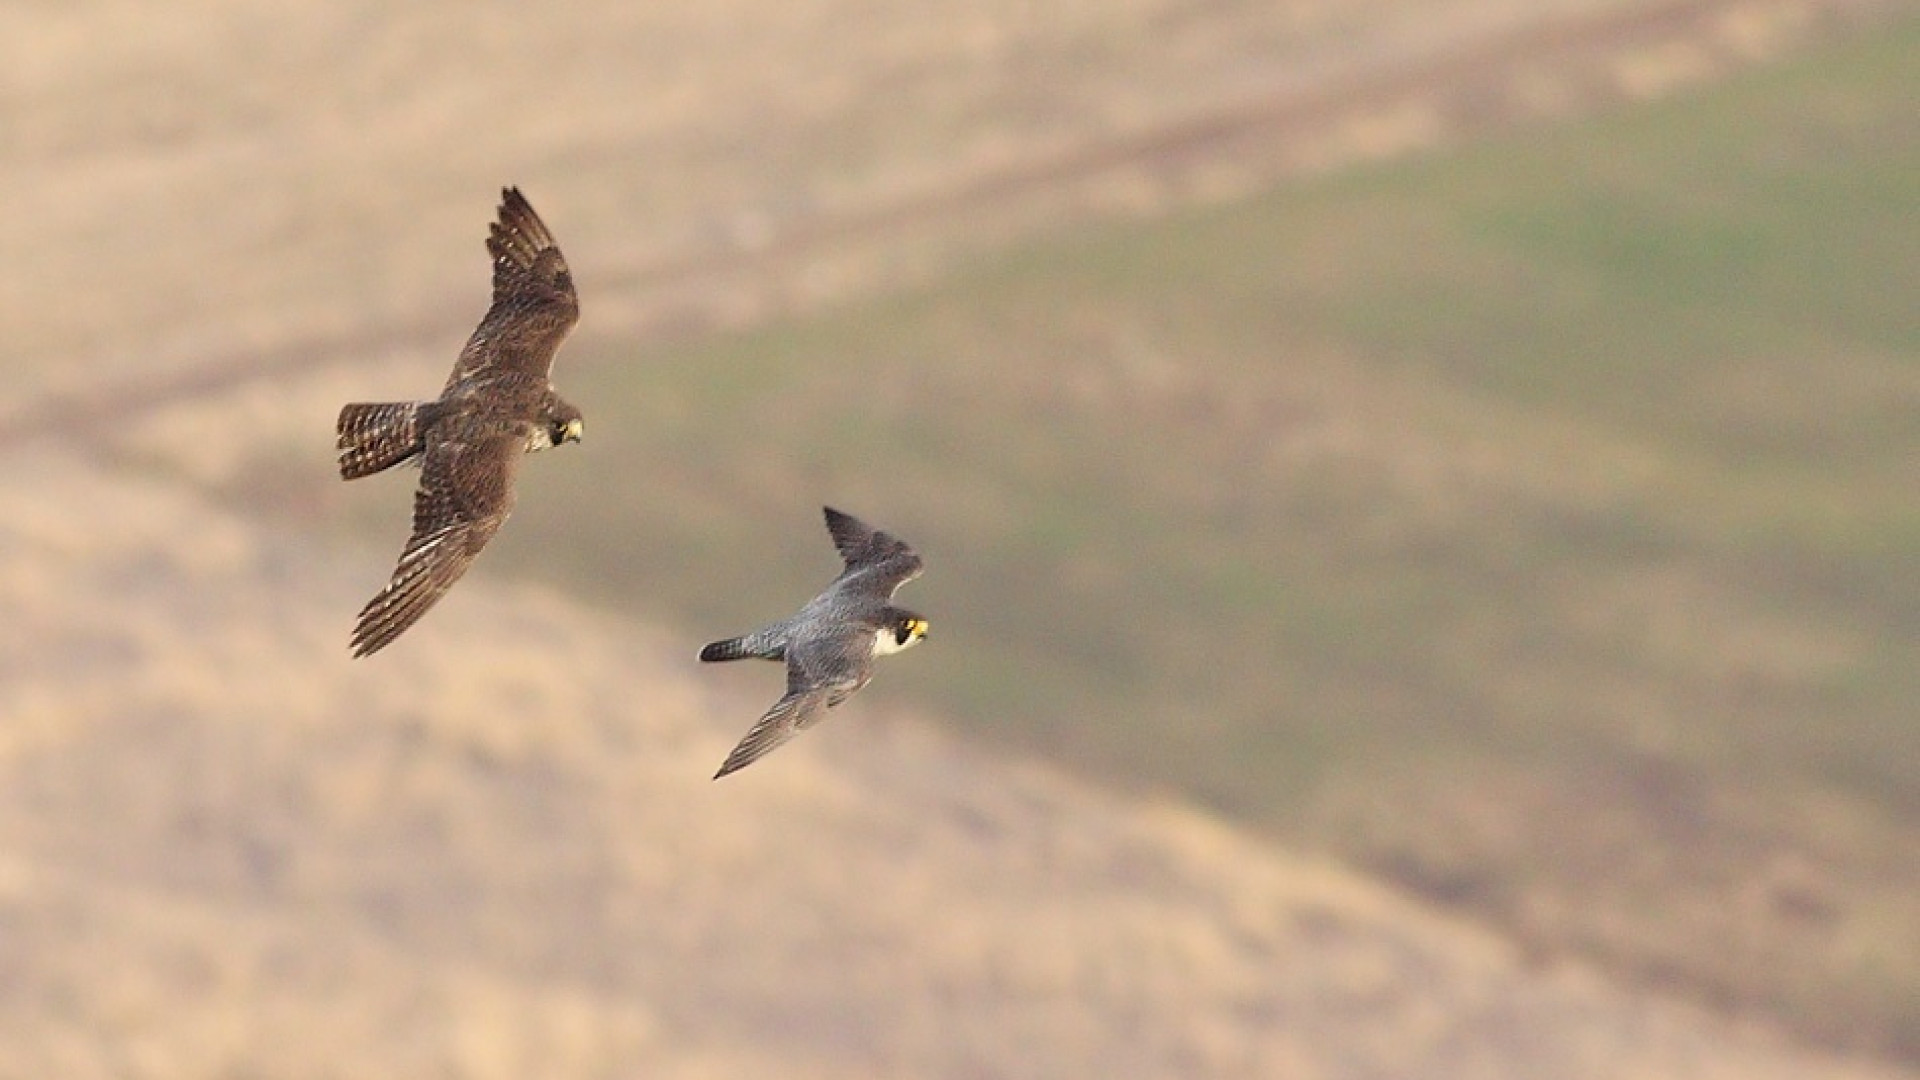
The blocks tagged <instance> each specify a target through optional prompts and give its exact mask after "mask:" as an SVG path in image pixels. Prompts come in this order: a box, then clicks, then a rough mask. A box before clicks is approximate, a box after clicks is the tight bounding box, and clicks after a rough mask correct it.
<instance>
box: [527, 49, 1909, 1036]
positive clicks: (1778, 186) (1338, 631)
mask: <svg viewBox="0 0 1920 1080" xmlns="http://www.w3.org/2000/svg"><path fill="white" fill-rule="evenodd" d="M1916 45H1920V36H1916V24H1914V23H1913V22H1912V21H1908V22H1906V23H1905V24H1903V25H1902V26H1901V27H1900V28H1899V29H1898V30H1897V31H1895V32H1891V33H1888V34H1885V35H1883V36H1882V37H1881V38H1880V40H1877V41H1875V42H1873V43H1870V44H1866V45H1859V46H1852V47H1849V48H1847V49H1845V50H1840V51H1836V52H1834V53H1832V54H1829V55H1825V56H1822V57H1820V58H1818V59H1815V60H1811V61H1808V62H1805V63H1801V64H1795V65H1791V66H1788V67H1784V68H1780V69H1777V70H1768V71H1764V72H1759V73H1755V74H1752V75H1749V76H1746V77H1743V78H1740V79H1739V80H1737V81H1736V82H1735V83H1734V84H1731V85H1728V86H1726V87H1723V88H1720V89H1716V90H1714V91H1712V92H1710V93H1707V94H1704V95H1701V96H1699V97H1697V98H1691V99H1689V100H1686V101H1684V102H1676V103H1673V104H1669V105H1663V106H1658V107H1654V108H1650V109H1646V110H1642V111H1638V112H1635V113H1634V114H1632V115H1627V116H1618V117H1609V118H1606V119H1602V120H1597V121H1594V122H1591V123H1587V124H1582V125H1577V126H1574V127H1569V128H1565V129H1561V130H1557V131H1555V132H1554V133H1552V134H1550V135H1545V136H1533V137H1527V138H1524V139H1506V140H1496V141H1494V142H1492V143H1489V144H1485V145H1480V146H1476V147H1472V148H1470V149H1467V150H1464V151H1462V152H1460V153H1458V154H1453V155H1448V156H1446V157H1443V158H1439V159H1434V160H1426V161H1421V162H1418V163H1415V164H1410V165H1396V166H1388V167H1384V168H1379V169H1373V170H1364V171H1360V172H1355V173H1344V174H1341V175H1339V176H1338V177H1335V178H1332V179H1329V180H1327V181H1324V182H1315V183H1309V184H1303V185H1294V186H1288V187H1285V188H1281V189H1278V190H1276V191H1274V192H1273V193H1271V194H1269V195H1267V196H1263V197H1261V198H1259V199H1255V200H1250V201H1248V202H1245V203H1239V204H1234V205H1232V206H1228V207H1223V208H1220V209H1217V210H1208V211H1202V212H1195V213H1186V214H1179V215H1175V216H1174V217H1173V218H1172V219H1171V220H1169V221H1166V222H1164V223H1157V224H1153V225H1150V226H1144V227H1137V228H1135V227H1127V228H1110V229H1103V230H1095V231H1093V232H1091V233H1087V234H1081V235H1076V236H1073V237H1071V238H1058V237H1057V238H1054V239H1052V240H1050V241H1049V242H1048V243H1047V244H1046V245H1044V246H1029V247H1024V248H1019V249H1016V250H1014V251H1011V252H1009V253H1007V254H1005V255H1001V256H996V257H993V258H989V259H983V260H979V261H977V262H975V263H974V264H973V265H971V266H970V267H969V268H968V269H966V270H964V271H962V272H960V273H957V274H955V275H953V276H951V277H949V278H945V279H943V280H942V281H941V283H940V284H939V286H938V287H937V288H931V289H927V290H923V291H915V292H912V293H910V294H907V295H902V296H895V297H890V298H887V299H884V300H880V301H876V302H873V303H870V304H863V305H856V306H853V307H851V308H848V309H846V310H842V311H837V312H834V313H832V314H829V315H825V316H822V317H819V318H814V319H808V320H804V321H797V322H791V323H784V324H779V325H775V326H772V327H769V328H766V329H763V330H756V331H754V332H752V333H749V334H744V335H740V336H736V337H733V338H730V339H726V340H723V341H720V342H718V343H716V344H711V345H701V346H698V347H695V348H693V349H690V350H687V351H685V352H684V353H683V354H682V355H681V356H678V357H676V358H675V359H674V360H673V361H672V362H671V363H670V364H666V365H659V364H645V365H630V364H621V363H615V362H612V360H611V358H608V359H607V360H606V361H605V362H600V363H595V364H593V365H592V366H591V367H590V368H589V370H587V371H586V372H584V373H583V374H582V375H581V376H579V377H577V378H575V379H573V380H572V382H571V385H573V386H576V387H578V388H579V391H580V392H581V393H582V394H584V395H586V396H587V397H589V398H590V399H591V400H595V401H598V402H602V403H604V404H603V410H604V411H607V412H610V413H617V414H618V415H621V416H624V417H627V418H628V420H627V422H625V423H623V424H622V425H620V427H619V428H618V429H617V430H615V431H613V432H610V433H607V434H606V435H605V436H604V437H602V438H599V439H597V440H596V445H595V447H594V448H593V450H592V451H591V453H593V454H596V455H598V454H604V455H606V459H607V460H622V461H645V462H649V463H652V464H651V467H650V468H648V469H646V470H643V471H642V473H641V474H640V475H637V476H635V477H633V478H632V479H631V480H630V481H629V484H630V485H631V489H632V490H633V491H634V492H635V493H636V495H637V497H636V498H634V499H632V500H630V501H619V502H608V501H605V500H600V499H596V498H594V496H593V493H594V491H596V490H597V488H598V484H599V481H598V480H596V478H595V476H594V474H593V473H592V472H590V471H586V470H573V471H565V472H562V471H559V470H556V475H555V477H554V479H553V481H552V483H551V484H550V485H545V490H544V491H543V492H542V493H541V495H540V496H539V498H540V500H541V503H540V505H541V506H542V510H541V512H540V513H538V514H532V515H529V517H530V518H532V520H530V521H529V522H528V523H526V524H525V525H524V526H522V527H523V528H524V530H525V533H526V534H529V535H530V537H531V539H530V541H529V543H528V544H526V545H524V546H520V547H517V548H515V549H514V552H515V554H514V555H513V556H512V557H511V558H512V561H514V562H516V563H517V564H518V565H519V566H520V567H521V568H522V569H524V570H525V571H527V572H530V573H534V574H537V575H539V576H542V577H545V578H547V579H549V580H554V581H558V582H564V583H571V584H573V585H576V586H578V587H579V589H580V591H581V592H582V594H583V595H589V594H595V593H597V594H599V595H601V596H602V597H603V599H604V602H606V603H609V604H610V605H611V606H615V607H625V606H630V605H642V604H653V605H660V604H666V605H669V606H671V607H673V608H675V609H677V610H678V611H679V612H680V613H681V617H682V618H683V619H684V620H685V621H686V622H688V623H691V624H694V625H697V626H700V627H703V628H706V629H711V630H714V631H715V632H718V631H721V630H724V629H726V628H728V627H731V626H734V625H736V624H745V623H749V622H751V621H753V620H754V619H755V618H757V617H759V616H761V615H766V614H768V613H769V608H768V604H767V603H766V601H764V600H763V599H762V598H763V597H766V596H790V595H798V594H801V593H803V592H805V591H806V590H807V589H808V588H809V587H810V586H813V585H816V584H817V583H818V581H819V580H820V579H822V578H823V576H824V575H825V574H826V573H827V572H828V571H829V570H830V567H831V563H830V559H829V558H828V556H827V553H826V552H825V550H824V548H823V545H822V544H821V543H820V542H819V538H818V537H816V536H814V535H813V532H814V531H815V530H814V524H813V520H812V518H813V512H812V504H813V503H816V502H818V501H820V500H822V499H832V500H836V501H843V502H845V503H846V504H847V505H850V506H852V507H855V508H859V509H862V510H863V511H864V512H866V513H869V514H871V515H874V516H876V517H879V518H880V519H881V520H884V521H889V522H891V523H893V524H894V525H895V526H896V527H897V528H899V529H901V530H903V531H904V532H905V533H906V535H908V536H913V537H925V538H927V539H926V540H925V541H923V542H924V543H926V544H928V545H930V546H933V547H934V550H932V551H931V552H930V553H929V558H930V562H931V564H932V565H933V566H935V567H936V568H937V569H938V570H939V571H941V572H938V573H930V574H929V576H928V577H927V578H926V579H925V580H924V581H923V582H920V583H916V585H915V587H914V588H915V590H916V593H917V595H916V602H918V603H920V604H921V605H923V606H924V607H925V608H926V609H927V610H931V611H937V612H940V613H941V614H942V615H943V619H942V620H941V625H940V626H939V628H938V629H939V630H940V631H941V633H940V637H939V640H940V644H941V646H942V647H941V648H939V649H935V650H929V651H930V652H931V653H934V654H936V655H933V656H928V657H924V658H922V657H919V656H916V660H922V661H923V662H921V663H919V664H917V667H916V670H915V672H914V674H913V675H912V678H913V679H914V680H915V682H916V683H918V684H919V687H918V689H917V690H916V691H915V693H916V694H918V695H927V696H929V697H931V698H932V699H933V700H938V701H939V702H940V703H941V708H942V711H943V712H945V713H946V714H948V715H950V716H952V717H954V718H955V719H956V720H957V721H959V722H960V723H962V724H963V725H965V726H967V727H969V728H971V729H973V730H976V731H980V732H983V733H988V734H991V735H993V736H995V737H996V738H999V739H1001V740H1005V741H1008V742H1011V743H1014V744H1017V745H1019V746H1022V747H1025V748H1029V749H1038V750H1041V751H1044V752H1046V753H1048V754H1049V755H1052V756H1055V757H1058V758H1061V759H1064V760H1070V761H1073V762H1076V763H1078V764H1079V765H1080V766H1082V767H1085V768H1089V769H1091V770H1094V771H1096V772H1098V773H1100V774H1102V775H1106V776H1110V777H1117V778H1121V779H1125V780H1130V781H1133V782H1135V783H1138V784H1142V785H1145V786H1148V787H1157V786H1161V785H1173V786H1175V787H1178V788H1180V789H1182V790H1186V791H1191V792H1195V793H1198V794H1200V795H1202V796H1203V797H1205V798H1207V799H1208V800H1209V801H1210V802H1212V803H1213V804H1214V805H1217V806H1220V807H1222V808H1224V809H1227V810H1230V811H1232V812H1233V813H1235V814H1237V815H1241V816H1244V817H1246V818H1249V819H1251V820H1255V821H1259V822H1263V823H1266V824H1268V825H1270V826H1272V827H1275V828H1277V829H1279V830H1280V831H1281V832H1282V834H1283V835H1286V836H1289V837H1292V838H1296V839H1308V840H1312V841H1315V842H1319V843H1324V844H1327V845H1330V846H1331V847H1332V848H1333V849H1334V850H1336V851H1339V852H1342V853H1343V854H1345V855H1347V856H1349V857H1352V858H1356V859H1359V860H1360V861H1362V862H1364V863H1366V864H1368V865H1372V866H1374V867H1376V868H1378V869H1381V870H1383V871H1385V872H1387V873H1389V874H1390V875H1392V876H1394V877H1395V878H1397V879H1399V880H1401V881H1403V882H1404V883H1406V884H1408V885H1409V886H1411V887H1414V888H1416V889H1419V890H1421V891H1423V892H1427V893H1430V894H1432V895H1435V896H1437V897H1438V898H1440V899H1443V900H1445V901H1447V902H1448V903H1451V904H1454V905H1457V906H1460V907H1462V908H1465V909H1468V910H1473V911H1477V912H1479V913H1481V914H1484V915H1486V916H1487V917H1488V918H1489V919H1490V921H1492V922H1494V923H1495V924H1497V925H1501V926H1504V927H1508V928H1511V929H1514V930H1516V931H1517V932H1519V933H1520V934H1521V935H1522V936H1523V937H1525V938H1527V939H1528V940H1530V941H1533V942H1535V943H1536V945H1537V946H1538V947H1540V948H1542V949H1545V950H1547V951H1550V952H1557V951H1567V950H1570V951H1573V952H1577V953H1583V954H1589V955H1591V954H1595V953H1597V954H1600V955H1603V956H1606V957H1609V958H1610V959H1612V960H1614V961H1615V962H1617V963H1618V964H1619V965H1620V966H1621V967H1622V968H1623V969H1625V970H1627V971H1631V972H1635V973H1637V974H1640V975H1642V976H1644V977H1645V978H1647V979H1649V980H1650V981H1652V982H1653V983H1656V984H1660V985H1679V986H1683V987H1687V988H1689V989H1691V990H1692V991H1693V992H1698V993H1705V994H1706V995H1708V996H1709V997H1711V998H1712V999H1714V1000H1718V1001H1723V1002H1726V1003H1728V1004H1731V1005H1735V1006H1741V1007H1756V1008H1758V1009H1760V1010H1761V1011H1763V1012H1767V1013H1771V1014H1775V1015H1781V1016H1786V1017H1790V1018H1792V1019H1793V1020H1794V1022H1795V1023H1796V1024H1797V1025H1799V1026H1801V1027H1802V1028H1803V1029H1805V1030H1809V1031H1812V1032H1815V1033H1818V1034H1820V1035H1821V1036H1823V1037H1826V1038H1831V1039H1836V1040H1839V1041H1842V1042H1847V1043H1851V1044H1860V1045H1869V1046H1877V1047H1880V1048H1883V1049H1899V1050H1901V1051H1902V1052H1906V1053H1912V1052H1915V1051H1916V1050H1920V1047H1915V1046H1913V1045H1910V1044H1909V1043H1908V1041H1907V1040H1908V1039H1909V1038H1910V1036H1911V1033H1912V1032H1914V1031H1915V1030H1920V1026H1917V1025H1920V1014H1915V1013H1914V1012H1913V1004H1914V1002H1915V1001H1920V939H1916V937H1915V935H1914V932H1913V928H1914V927H1916V926H1920V901H1917V900H1916V898H1920V865H1916V864H1915V863H1914V861H1913V860H1912V859H1911V857H1910V853H1911V852H1912V851H1913V850H1915V849H1916V845H1920V818H1916V816H1915V810H1916V807H1920V770H1916V767H1915V765H1914V763H1915V762H1916V761H1920V727H1916V726H1915V725H1914V724H1913V722H1912V720H1913V702H1914V701H1915V700H1920V578H1916V576H1915V575H1914V574H1913V573H1911V571H1910V567H1911V563H1912V560H1913V553H1914V552H1915V551H1920V515H1917V513H1916V511H1917V510H1920V502H1916V497H1915V494H1914V493H1915V491H1916V490H1920V472H1917V471H1916V464H1917V463H1920V368H1916V364H1915V360H1916V357H1917V356H1920V335H1916V326H1917V325H1920V324H1916V323H1915V321H1914V319H1913V300H1914V291H1913V289H1914V285H1915V283H1916V282H1920V260H1917V258H1916V255H1915V253H1916V252H1917V251H1920V226H1916V222H1915V218H1914V215H1913V214H1912V201H1913V200H1912V195H1913V184H1912V177H1914V176H1915V175H1920V139H1916V134H1920V132H1916V128H1915V125H1914V122H1913V119H1912V117H1911V115H1910V110H1909V109H1908V108H1907V107H1906V103H1907V102H1909V101H1911V100H1913V99H1914V98H1915V97H1916V96H1920V80H1917V79H1916V71H1917V70H1920V69H1916V67H1915V65H1913V64H1912V63H1911V61H1912V58H1913V57H1914V56H1915V55H1916ZM668 507H671V508H672V509H671V512H667V511H665V510H664V509H663V508H668ZM636 549H638V550H640V551H645V552H650V553H656V555H657V556H664V557H662V558H657V559H656V560H655V561H649V560H647V559H643V558H636V557H635V555H634V551H635V550H636ZM696 636H698V635H696ZM888 682H889V683H892V682H893V680H891V679H890V680H888ZM896 685H897V684H896ZM889 689H892V688H891V687H889ZM892 692H894V693H899V692H901V691H899V690H892ZM1096 718H1097V719H1096ZM1730 897H1738V898H1740V899H1738V900H1734V901H1731V902H1730V901H1729V898H1730Z"/></svg>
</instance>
